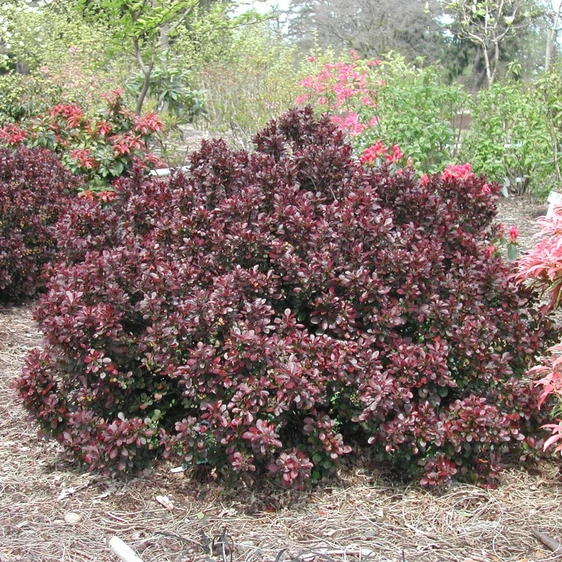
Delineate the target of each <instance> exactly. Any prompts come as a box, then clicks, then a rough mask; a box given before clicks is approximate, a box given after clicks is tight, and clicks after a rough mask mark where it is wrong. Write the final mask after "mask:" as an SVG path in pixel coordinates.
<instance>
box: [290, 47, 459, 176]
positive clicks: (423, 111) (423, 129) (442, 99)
mask: <svg viewBox="0 0 562 562" xmlns="http://www.w3.org/2000/svg"><path fill="white" fill-rule="evenodd" d="M307 66H308V75H307V76H306V77H305V78H304V79H302V80H301V81H300V82H299V86H300V87H301V88H302V90H303V93H302V94H301V95H300V96H299V97H298V98H297V100H296V101H297V103H298V104H312V105H313V106H314V107H315V108H316V109H317V110H318V111H319V112H324V111H326V112H328V113H329V114H330V115H331V118H332V121H333V123H335V124H336V125H337V126H338V127H339V128H340V129H341V130H342V131H344V132H345V133H346V134H347V135H348V136H349V138H350V142H351V143H352V145H353V147H354V148H355V150H356V151H357V152H358V153H363V151H364V150H365V149H367V148H368V147H370V146H373V145H376V143H377V142H378V141H380V142H381V143H383V144H385V145H388V146H400V147H401V148H402V150H403V152H404V153H405V154H406V155H407V156H408V157H410V158H411V161H412V165H413V166H415V167H416V168H417V169H418V170H420V171H423V172H431V173H436V172H439V171H441V170H442V169H443V168H444V166H445V165H446V164H448V163H449V162H451V161H454V160H455V158H456V150H457V140H458V131H456V130H455V128H454V126H453V123H454V122H455V116H456V114H457V112H459V111H462V109H463V108H465V107H467V106H468V104H469V103H470V98H469V96H468V95H467V94H466V93H465V92H463V91H462V89H461V88H460V87H457V86H451V85H446V84H443V83H442V80H441V76H440V74H439V70H438V69H437V68H434V67H427V68H423V69H419V68H415V67H413V66H410V65H408V64H406V63H405V62H404V60H403V59H402V58H400V57H399V56H393V57H387V58H385V59H384V60H382V61H381V60H362V59H360V58H359V57H357V55H353V54H352V56H350V58H349V60H347V61H339V62H336V63H325V64H320V63H319V62H317V61H316V59H314V58H312V59H310V58H309V61H308V65H307ZM395 160H397V159H395Z"/></svg>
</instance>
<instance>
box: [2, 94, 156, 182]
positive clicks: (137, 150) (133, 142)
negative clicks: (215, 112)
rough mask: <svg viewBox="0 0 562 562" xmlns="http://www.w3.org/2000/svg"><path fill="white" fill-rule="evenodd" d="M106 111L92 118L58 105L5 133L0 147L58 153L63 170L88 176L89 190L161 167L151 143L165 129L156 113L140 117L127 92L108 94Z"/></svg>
mask: <svg viewBox="0 0 562 562" xmlns="http://www.w3.org/2000/svg"><path fill="white" fill-rule="evenodd" d="M102 97H103V98H104V99H105V101H106V104H107V107H106V109H105V111H103V112H101V113H100V114H98V115H96V116H93V117H92V116H88V115H86V114H85V112H84V110H83V109H82V108H81V107H80V106H78V105H76V104H58V105H55V106H53V107H51V108H50V109H49V110H48V111H47V112H46V113H45V114H43V115H37V116H35V117H32V118H30V119H27V120H25V121H22V122H20V123H17V124H8V125H5V126H4V127H2V128H0V146H3V147H5V148H10V147H17V146H27V147H43V148H47V149H49V150H52V151H53V152H55V153H56V154H59V155H60V157H61V161H62V163H63V165H64V166H65V167H66V168H68V169H69V170H70V171H71V172H73V173H75V174H79V175H82V176H84V177H85V179H86V184H87V186H88V188H89V191H98V190H104V189H107V187H108V186H109V185H110V183H111V181H112V180H114V179H115V178H118V177H120V176H123V175H127V174H128V173H129V172H130V170H131V168H132V166H133V164H134V163H137V162H139V163H140V162H142V163H144V164H145V165H146V166H148V167H153V166H154V165H157V164H160V161H159V159H158V158H156V157H155V156H154V155H153V154H151V153H150V152H149V150H148V142H149V141H150V139H151V138H153V136H154V135H155V134H157V133H159V132H160V131H162V129H163V123H162V121H161V120H160V118H159V117H158V116H157V115H156V114H152V113H149V114H147V115H144V116H142V117H137V116H136V115H135V114H134V113H133V112H132V111H131V110H130V109H128V108H127V107H126V106H125V105H124V103H123V97H122V92H121V91H120V90H114V91H112V92H109V93H107V94H103V95H102Z"/></svg>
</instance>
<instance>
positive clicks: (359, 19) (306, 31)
mask: <svg viewBox="0 0 562 562" xmlns="http://www.w3.org/2000/svg"><path fill="white" fill-rule="evenodd" d="M428 6H429V3H428V2H425V1H422V0H403V1H401V2H395V1H394V0H380V1H378V2H373V1H371V0H352V1H349V0H292V2H291V5H290V12H291V18H290V22H291V23H290V29H289V33H290V36H291V38H292V40H293V41H294V42H296V43H297V44H298V45H299V46H300V47H302V48H303V49H305V50H308V49H310V48H311V47H313V46H319V47H321V48H325V47H332V48H334V49H335V50H336V51H341V50H350V49H354V50H355V51H357V52H358V53H359V55H360V56H362V57H366V58H368V57H381V56H382V55H384V54H386V53H388V52H390V51H397V52H399V53H400V54H402V55H403V56H404V57H405V58H406V59H407V60H414V59H416V58H417V57H425V58H426V59H428V60H429V61H435V60H437V59H439V58H440V57H441V55H442V48H443V44H444V43H443V35H442V32H441V29H440V26H439V24H438V23H437V22H436V20H435V19H434V17H433V16H434V13H435V11H436V9H434V10H433V13H432V12H431V11H430V10H429V9H428ZM435 6H436V8H437V7H438V5H437V4H436V5H435Z"/></svg>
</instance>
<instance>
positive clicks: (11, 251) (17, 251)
mask: <svg viewBox="0 0 562 562" xmlns="http://www.w3.org/2000/svg"><path fill="white" fill-rule="evenodd" d="M81 185H82V182H81V181H80V180H79V179H78V178H76V177H74V176H72V175H71V174H70V173H69V172H68V171H67V170H65V169H64V168H63V167H62V166H61V164H60V162H59V160H58V159H57V158H56V157H55V156H54V155H53V154H52V153H50V152H49V151H47V150H42V149H34V150H29V149H26V148H21V149H18V150H16V151H15V152H14V151H11V150H5V149H0V300H3V301H7V300H10V301H13V300H18V299H22V298H24V297H30V296H33V295H34V294H35V293H36V291H37V290H38V289H40V288H41V286H42V285H43V284H44V281H43V280H41V278H40V274H41V270H42V267H43V265H44V264H45V263H47V262H49V261H50V260H51V259H52V258H53V256H54V255H55V252H56V241H55V236H54V225H55V223H56V222H57V220H58V219H59V217H60V216H61V215H62V213H63V212H64V211H65V210H66V208H67V207H68V205H69V202H70V201H71V199H72V196H75V193H76V190H77V189H78V188H79V187H80V186H81Z"/></svg>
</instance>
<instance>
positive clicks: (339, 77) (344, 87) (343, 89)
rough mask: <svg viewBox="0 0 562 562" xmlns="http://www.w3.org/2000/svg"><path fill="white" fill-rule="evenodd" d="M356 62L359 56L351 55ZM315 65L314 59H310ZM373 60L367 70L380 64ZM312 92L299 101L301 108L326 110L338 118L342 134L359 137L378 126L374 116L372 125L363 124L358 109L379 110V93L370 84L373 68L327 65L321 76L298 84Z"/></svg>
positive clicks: (308, 77) (353, 63)
mask: <svg viewBox="0 0 562 562" xmlns="http://www.w3.org/2000/svg"><path fill="white" fill-rule="evenodd" d="M351 57H352V58H353V60H358V58H359V57H358V56H357V53H353V52H352V53H351ZM308 60H309V62H315V60H316V59H315V58H314V57H309V58H308ZM380 62H381V61H379V60H373V61H369V62H368V63H367V67H373V66H376V65H377V64H380ZM298 85H299V86H301V87H303V88H305V90H308V93H306V94H303V95H301V96H298V97H297V98H296V103H297V104H299V105H300V104H304V103H307V102H315V103H317V104H318V105H321V106H325V107H326V109H328V110H329V111H331V112H332V113H334V114H335V116H334V122H335V123H336V124H337V125H338V127H340V128H341V129H342V130H345V131H347V132H349V133H350V134H351V135H358V134H360V133H362V132H363V131H364V130H365V129H367V128H368V127H370V126H373V125H376V124H377V122H378V119H377V117H376V116H372V117H371V118H370V119H369V120H368V121H361V120H360V117H359V114H358V113H357V111H356V110H357V109H358V108H360V107H367V108H369V109H371V110H374V108H376V107H377V103H376V92H374V91H373V90H372V88H371V86H370V84H369V68H360V67H359V66H358V64H357V63H355V62H352V63H345V62H338V63H335V64H329V63H327V64H324V66H323V67H322V69H321V70H320V72H319V74H317V75H316V76H307V77H306V78H304V79H303V80H301V81H300V82H299V83H298Z"/></svg>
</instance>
